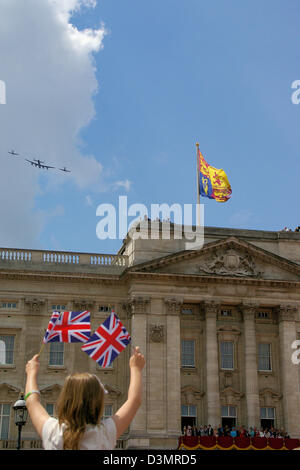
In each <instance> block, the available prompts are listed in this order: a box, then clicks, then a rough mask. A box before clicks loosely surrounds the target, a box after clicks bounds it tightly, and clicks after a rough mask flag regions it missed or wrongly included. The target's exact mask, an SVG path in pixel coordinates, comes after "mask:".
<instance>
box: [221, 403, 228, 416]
mask: <svg viewBox="0 0 300 470" xmlns="http://www.w3.org/2000/svg"><path fill="white" fill-rule="evenodd" d="M221 412H222V416H223V417H225V418H226V417H227V416H228V406H222V411H221Z"/></svg>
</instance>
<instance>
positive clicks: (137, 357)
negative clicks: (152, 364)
mask: <svg viewBox="0 0 300 470" xmlns="http://www.w3.org/2000/svg"><path fill="white" fill-rule="evenodd" d="M145 362H146V361H145V358H144V356H143V354H142V353H140V348H139V347H138V346H137V347H136V348H134V351H133V354H132V356H131V358H130V361H129V366H130V367H131V368H137V369H139V370H142V369H143V367H144V365H145Z"/></svg>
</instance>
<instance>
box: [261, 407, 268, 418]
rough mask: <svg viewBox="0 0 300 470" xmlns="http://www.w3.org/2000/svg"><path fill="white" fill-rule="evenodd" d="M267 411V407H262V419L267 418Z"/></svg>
mask: <svg viewBox="0 0 300 470" xmlns="http://www.w3.org/2000/svg"><path fill="white" fill-rule="evenodd" d="M266 417H267V413H266V408H261V409H260V419H266Z"/></svg>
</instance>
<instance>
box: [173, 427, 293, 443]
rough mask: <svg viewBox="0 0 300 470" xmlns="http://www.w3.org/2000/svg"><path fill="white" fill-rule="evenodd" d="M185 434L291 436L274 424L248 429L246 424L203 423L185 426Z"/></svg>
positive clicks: (283, 437) (288, 437) (286, 437)
mask: <svg viewBox="0 0 300 470" xmlns="http://www.w3.org/2000/svg"><path fill="white" fill-rule="evenodd" d="M182 434H183V436H216V437H219V436H229V437H252V438H253V437H266V438H267V439H270V438H281V439H290V436H289V435H288V433H287V432H286V431H285V430H284V429H275V428H274V427H273V426H271V427H270V428H265V429H264V428H261V430H260V431H259V430H258V429H257V428H255V427H250V428H249V429H247V428H246V427H244V426H238V427H235V426H233V427H229V426H224V427H223V426H221V425H219V426H218V427H215V428H213V427H212V426H211V425H210V424H209V425H201V426H199V427H198V428H197V427H196V426H184V428H183V431H182Z"/></svg>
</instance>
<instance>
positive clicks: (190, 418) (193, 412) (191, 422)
mask: <svg viewBox="0 0 300 470" xmlns="http://www.w3.org/2000/svg"><path fill="white" fill-rule="evenodd" d="M196 422H197V407H196V406H195V405H181V429H183V428H184V426H196Z"/></svg>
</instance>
